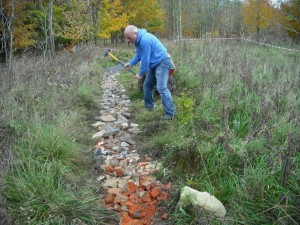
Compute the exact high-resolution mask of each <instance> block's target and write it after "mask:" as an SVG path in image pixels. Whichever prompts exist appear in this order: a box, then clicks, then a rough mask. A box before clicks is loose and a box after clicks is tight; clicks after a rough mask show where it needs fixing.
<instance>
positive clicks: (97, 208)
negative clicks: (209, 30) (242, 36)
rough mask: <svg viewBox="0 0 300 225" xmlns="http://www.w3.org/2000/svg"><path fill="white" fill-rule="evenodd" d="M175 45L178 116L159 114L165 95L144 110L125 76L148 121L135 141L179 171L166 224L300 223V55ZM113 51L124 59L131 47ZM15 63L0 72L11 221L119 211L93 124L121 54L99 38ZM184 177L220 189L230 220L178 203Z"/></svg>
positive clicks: (99, 219)
mask: <svg viewBox="0 0 300 225" xmlns="http://www.w3.org/2000/svg"><path fill="white" fill-rule="evenodd" d="M132 48H133V46H132ZM168 49H169V52H170V53H171V54H172V57H173V61H174V63H175V64H176V73H175V75H174V77H175V79H176V89H175V90H174V92H173V97H174V102H175V105H176V110H177V119H176V120H172V121H160V120H159V118H160V117H161V115H162V114H163V110H162V106H161V102H160V99H159V96H155V99H156V104H157V107H156V109H155V110H154V111H152V112H149V111H147V110H144V109H143V94H142V93H141V91H140V90H139V88H138V85H137V81H136V79H134V77H133V75H132V74H130V73H128V72H121V74H120V76H119V77H118V79H119V81H120V82H121V83H122V84H123V85H124V86H125V87H126V89H127V91H128V95H129V96H130V98H131V99H132V101H133V107H132V109H131V111H132V114H133V116H134V120H135V122H136V123H139V124H140V126H141V127H142V131H143V132H142V133H141V134H140V135H139V136H138V137H137V138H138V140H136V141H137V146H138V148H139V149H138V150H139V151H140V152H143V153H145V154H146V153H147V154H149V155H150V156H152V157H153V158H155V159H159V160H161V161H162V162H163V163H164V170H163V171H160V172H159V174H158V175H157V176H158V178H159V179H160V180H162V181H172V184H173V191H174V193H173V194H172V198H171V199H170V200H169V201H168V202H167V203H166V204H165V205H164V206H165V207H167V208H169V210H170V214H169V215H170V216H169V221H170V224H178V225H187V224H189V225H190V224H299V223H300V209H299V205H300V153H299V149H300V124H299V120H300V113H299V112H300V100H299V97H300V90H299V88H300V77H299V75H300V54H299V53H292V52H287V51H282V50H279V49H274V48H269V47H262V46H257V45H253V44H249V43H241V42H237V41H232V42H227V43H226V42H224V41H220V40H219V41H209V40H205V41H198V42H183V43H180V44H172V45H169V46H168ZM131 50H133V49H131ZM114 54H115V55H116V56H117V57H119V58H120V59H121V60H122V61H125V62H126V61H127V60H129V59H130V58H131V57H132V55H133V51H118V50H116V51H114ZM15 61H16V63H15V73H14V74H13V75H12V76H8V75H5V73H2V72H1V76H2V77H1V82H2V85H1V87H0V94H1V98H0V110H1V117H0V137H1V141H0V142H1V143H0V144H1V145H0V146H1V147H2V149H1V155H2V157H1V161H2V162H1V165H4V164H5V165H6V166H5V168H4V169H3V170H2V171H5V173H2V174H1V177H3V180H4V184H1V186H3V188H2V196H3V197H5V198H6V203H5V205H6V206H7V207H6V209H7V215H6V217H5V220H6V224H9V222H10V223H13V222H14V223H16V224H25V223H31V224H108V221H115V217H114V215H113V214H112V212H107V211H106V210H104V209H103V208H101V203H100V201H101V189H99V187H97V186H95V179H96V178H95V174H94V172H93V171H91V168H92V165H91V163H92V162H91V159H90V158H91V157H90V154H91V146H92V144H93V143H91V135H92V131H91V130H90V129H89V125H90V124H91V123H92V121H93V118H94V117H95V116H97V113H98V111H99V107H100V106H99V102H100V98H101V92H100V84H101V80H100V74H101V73H103V71H104V68H105V67H110V66H113V65H115V62H112V61H111V60H110V59H108V58H103V50H99V49H98V48H97V47H95V46H82V47H79V48H78V50H77V52H75V53H72V54H70V53H67V52H65V53H60V54H58V55H57V57H56V58H55V60H53V61H47V60H43V59H42V58H40V57H32V56H30V57H28V56H23V57H19V58H17V59H16V60H15ZM134 69H135V70H136V71H137V69H138V68H134ZM3 74H4V75H3ZM4 149H5V150H6V152H5V154H4V152H3V151H4ZM4 155H5V156H6V157H3V156H4ZM3 162H5V163H3ZM1 169H2V168H1ZM186 185H188V186H190V187H192V188H195V189H197V190H199V191H207V192H209V193H210V194H212V195H215V196H216V197H217V198H218V199H220V200H221V201H222V203H223V204H224V206H225V208H226V210H227V216H226V218H225V220H219V219H217V218H214V217H213V216H212V215H208V214H207V213H205V212H200V213H199V212H196V211H194V210H193V209H192V208H189V209H183V208H176V207H175V206H176V204H177V201H178V195H179V192H180V190H181V188H182V187H183V186H186ZM0 218H1V216H0ZM115 223H117V222H116V221H115Z"/></svg>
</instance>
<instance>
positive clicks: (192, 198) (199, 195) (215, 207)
mask: <svg viewBox="0 0 300 225" xmlns="http://www.w3.org/2000/svg"><path fill="white" fill-rule="evenodd" d="M178 205H179V206H180V207H185V206H188V205H193V206H194V207H195V209H199V210H201V209H203V210H204V211H206V212H212V213H213V214H214V215H215V216H217V217H219V218H224V217H225V215H226V209H225V207H224V205H223V204H222V203H221V202H220V201H219V200H218V199H217V198H216V197H214V196H213V195H210V194H209V193H207V192H199V191H197V190H195V189H192V188H190V187H187V186H185V187H183V188H182V189H181V193H180V199H179V202H178Z"/></svg>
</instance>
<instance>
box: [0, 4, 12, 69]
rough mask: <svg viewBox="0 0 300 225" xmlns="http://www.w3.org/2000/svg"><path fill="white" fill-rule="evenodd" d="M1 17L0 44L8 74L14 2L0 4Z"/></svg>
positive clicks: (10, 58) (10, 64)
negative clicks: (0, 32)
mask: <svg viewBox="0 0 300 225" xmlns="http://www.w3.org/2000/svg"><path fill="white" fill-rule="evenodd" d="M0 8H1V9H0V13H1V14H0V17H1V31H2V34H1V40H2V42H1V44H2V46H3V49H4V54H5V59H6V60H5V61H6V64H7V66H8V71H9V74H12V70H13V64H12V62H13V41H14V21H15V2H14V0H11V1H10V2H2V1H1V2H0Z"/></svg>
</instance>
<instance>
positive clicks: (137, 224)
mask: <svg viewBox="0 0 300 225" xmlns="http://www.w3.org/2000/svg"><path fill="white" fill-rule="evenodd" d="M132 225H143V221H142V220H137V219H134V220H133V221H132Z"/></svg>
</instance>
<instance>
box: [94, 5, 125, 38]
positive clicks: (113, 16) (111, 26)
mask: <svg viewBox="0 0 300 225" xmlns="http://www.w3.org/2000/svg"><path fill="white" fill-rule="evenodd" d="M110 2H111V1H110V0H104V1H103V7H102V10H101V11H100V12H99V18H100V21H99V23H100V33H99V34H98V36H99V37H101V38H108V37H109V36H110V34H112V33H114V32H116V31H119V30H121V29H122V28H125V27H126V26H127V25H128V20H129V16H128V15H127V14H126V12H124V8H123V6H122V4H121V1H120V0H114V1H112V3H111V4H110Z"/></svg>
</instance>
